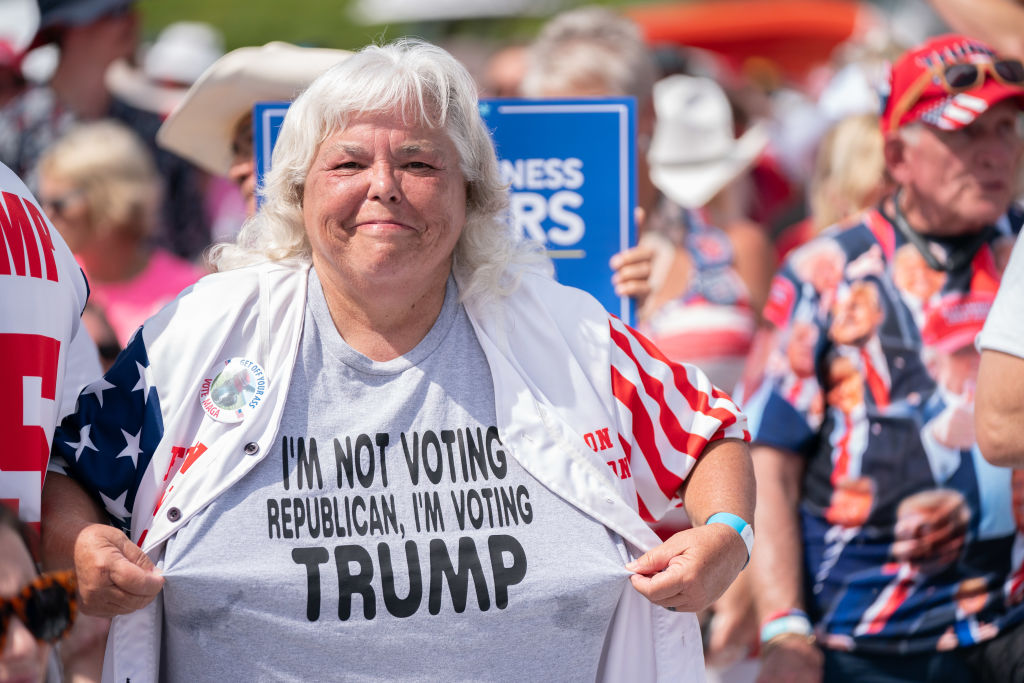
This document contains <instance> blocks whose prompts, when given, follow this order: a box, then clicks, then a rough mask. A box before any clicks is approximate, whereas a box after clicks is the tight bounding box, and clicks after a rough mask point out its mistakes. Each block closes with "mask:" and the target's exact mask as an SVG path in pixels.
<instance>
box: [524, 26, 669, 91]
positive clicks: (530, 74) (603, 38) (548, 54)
mask: <svg viewBox="0 0 1024 683" xmlns="http://www.w3.org/2000/svg"><path fill="white" fill-rule="evenodd" d="M657 77H658V67H657V64H656V62H655V61H654V57H653V55H652V54H651V51H650V49H649V48H648V47H647V44H646V43H645V42H644V38H643V35H642V34H641V32H640V28H639V27H638V26H637V25H636V23H635V22H633V21H631V20H630V19H628V18H626V17H624V16H622V15H620V14H616V13H615V12H613V11H612V10H610V9H607V8H605V7H597V6H591V7H581V8H578V9H574V10H570V11H567V12H563V13H561V14H559V15H557V16H556V17H555V18H554V19H552V20H551V21H549V22H548V23H547V24H545V25H544V27H543V28H542V29H541V31H540V33H539V34H538V35H537V38H536V40H534V42H533V44H532V45H530V48H529V53H528V60H527V69H526V74H525V75H524V76H523V84H522V91H523V94H524V95H526V96H527V97H545V96H550V93H552V92H555V93H561V92H565V91H567V90H575V89H579V88H585V89H598V90H600V91H601V94H604V95H619V96H629V95H632V96H634V97H636V98H637V101H638V102H643V101H644V100H646V99H649V98H650V97H651V92H652V89H653V88H654V82H655V81H656V80H657Z"/></svg>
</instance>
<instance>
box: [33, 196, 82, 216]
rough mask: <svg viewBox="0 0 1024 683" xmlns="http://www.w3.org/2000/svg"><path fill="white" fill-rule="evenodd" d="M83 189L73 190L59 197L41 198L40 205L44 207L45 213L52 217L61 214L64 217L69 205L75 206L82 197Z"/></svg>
mask: <svg viewBox="0 0 1024 683" xmlns="http://www.w3.org/2000/svg"><path fill="white" fill-rule="evenodd" d="M82 194H83V192H82V190H72V191H71V192H66V193H64V194H62V195H61V196H59V197H53V198H52V199H49V198H46V199H44V198H40V199H39V206H41V207H42V209H43V213H45V214H46V215H47V216H50V217H51V218H53V217H56V216H59V217H61V218H63V217H64V212H65V211H67V209H68V207H70V206H73V205H74V204H76V203H77V202H78V201H79V200H80V199H81V198H82Z"/></svg>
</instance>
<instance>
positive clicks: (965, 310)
mask: <svg viewBox="0 0 1024 683" xmlns="http://www.w3.org/2000/svg"><path fill="white" fill-rule="evenodd" d="M994 300H995V295H994V294H992V293H991V292H971V293H969V294H964V295H960V296H952V297H946V298H944V299H943V300H942V301H940V302H938V303H937V304H935V305H934V306H932V307H930V308H929V309H928V311H927V313H926V314H925V321H924V327H922V328H921V341H922V343H923V344H924V345H925V346H930V347H932V348H935V349H938V350H939V351H942V352H944V353H953V352H954V351H959V350H960V349H962V348H964V347H965V346H971V345H973V344H974V338H975V337H977V336H978V333H979V332H981V328H982V327H984V325H985V318H986V316H988V312H989V310H991V308H992V302H993V301H994Z"/></svg>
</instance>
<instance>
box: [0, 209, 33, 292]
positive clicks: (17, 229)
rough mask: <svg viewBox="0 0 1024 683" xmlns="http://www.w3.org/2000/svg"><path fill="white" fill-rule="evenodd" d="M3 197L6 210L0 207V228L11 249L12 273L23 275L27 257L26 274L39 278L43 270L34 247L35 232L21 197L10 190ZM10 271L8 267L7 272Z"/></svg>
mask: <svg viewBox="0 0 1024 683" xmlns="http://www.w3.org/2000/svg"><path fill="white" fill-rule="evenodd" d="M3 197H4V204H6V205H7V210H6V211H4V210H2V209H0V230H2V231H3V233H4V238H5V239H6V241H7V247H8V248H9V249H10V250H11V259H12V260H13V261H14V274H15V275H25V258H26V257H27V258H28V275H30V276H32V277H38V278H41V277H42V276H43V272H42V269H41V267H40V262H39V249H38V248H37V247H36V238H35V233H34V231H33V230H32V224H31V223H30V222H29V220H28V215H27V214H26V213H25V207H24V206H22V203H21V197H19V196H18V195H16V194H11V193H10V192H4V193H3ZM0 260H2V259H0ZM10 272H11V271H10V269H8V270H7V273H8V274H9V273H10Z"/></svg>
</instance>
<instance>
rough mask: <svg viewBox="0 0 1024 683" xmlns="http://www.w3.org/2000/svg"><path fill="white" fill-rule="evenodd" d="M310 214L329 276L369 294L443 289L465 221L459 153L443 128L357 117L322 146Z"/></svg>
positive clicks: (308, 195)
mask: <svg viewBox="0 0 1024 683" xmlns="http://www.w3.org/2000/svg"><path fill="white" fill-rule="evenodd" d="M302 215H303V219H304V223H305V227H306V233H307V235H308V236H309V241H310V244H311V245H312V250H313V265H314V266H315V267H316V268H317V271H318V272H319V273H320V275H321V277H322V278H325V279H327V278H330V279H333V280H334V281H335V282H336V283H337V284H339V285H340V286H342V287H343V288H345V289H350V288H354V289H358V290H361V291H363V292H374V291H389V290H390V291H393V288H394V287H422V286H423V285H424V284H435V283H437V282H440V283H442V286H443V282H444V281H445V280H446V279H447V277H448V273H449V271H450V269H451V256H452V252H453V251H454V250H455V244H456V242H458V239H459V236H460V235H461V234H462V229H463V226H464V225H465V222H466V180H465V178H464V177H463V175H462V171H461V169H460V168H459V156H458V153H457V151H456V149H455V146H454V144H452V141H451V140H450V139H449V138H448V135H447V133H445V132H444V131H443V130H440V129H434V128H427V127H423V126H417V125H413V126H407V125H406V124H404V123H403V122H402V119H401V117H400V116H396V115H393V114H374V115H368V116H365V117H361V118H357V119H354V120H353V121H351V122H350V124H349V125H348V127H347V128H345V129H344V130H339V131H336V132H335V133H333V134H332V135H330V136H328V137H327V139H326V140H324V142H323V143H322V144H321V145H320V148H319V150H317V153H316V156H315V157H314V159H313V163H312V165H311V166H310V169H309V173H308V174H307V176H306V184H305V188H304V193H303V202H302Z"/></svg>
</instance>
